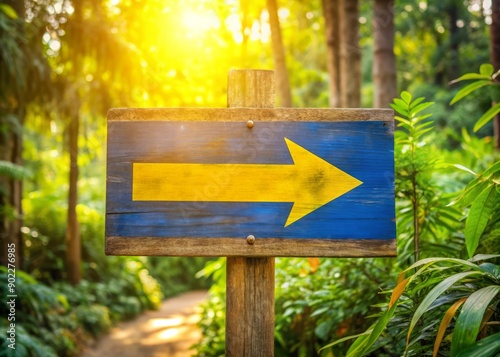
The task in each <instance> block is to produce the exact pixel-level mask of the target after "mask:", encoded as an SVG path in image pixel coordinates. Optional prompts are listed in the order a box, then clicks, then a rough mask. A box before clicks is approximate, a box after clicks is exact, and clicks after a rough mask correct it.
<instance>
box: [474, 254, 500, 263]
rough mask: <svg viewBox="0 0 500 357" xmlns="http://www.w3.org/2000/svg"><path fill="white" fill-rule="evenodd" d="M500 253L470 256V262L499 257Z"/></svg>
mask: <svg viewBox="0 0 500 357" xmlns="http://www.w3.org/2000/svg"><path fill="white" fill-rule="evenodd" d="M499 257H500V254H476V255H474V256H473V257H472V258H470V259H469V260H468V261H469V262H479V261H481V260H488V259H495V258H499Z"/></svg>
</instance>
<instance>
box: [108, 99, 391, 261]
mask: <svg viewBox="0 0 500 357" xmlns="http://www.w3.org/2000/svg"><path fill="white" fill-rule="evenodd" d="M306 111H307V110H303V111H302V112H301V110H300V109H288V110H287V109H267V110H261V112H259V113H258V115H256V112H255V110H254V111H252V110H251V109H198V110H195V109H191V110H189V109H173V110H168V109H163V110H157V111H148V110H146V109H142V110H141V109H135V110H134V109H117V110H115V112H110V114H109V115H108V161H107V162H108V167H107V200H106V201H107V206H106V239H107V252H108V253H109V254H127V253H128V252H129V251H128V250H127V249H129V248H127V243H132V245H134V246H135V247H136V248H134V249H136V250H137V247H141V246H142V247H143V249H142V250H141V252H142V253H143V254H145V255H155V254H159V255H163V254H165V255H233V254H231V252H230V251H228V249H230V248H227V249H226V248H224V246H225V245H226V244H228V245H229V246H233V245H238V244H239V245H238V247H239V246H243V247H242V248H240V249H236V252H235V254H234V255H256V256H257V255H258V256H262V255H265V254H263V252H264V251H265V249H266V245H267V244H268V245H269V247H268V248H270V251H269V254H268V255H270V256H274V255H276V256H280V255H281V256H287V255H290V256H300V255H302V254H304V256H311V255H312V254H311V253H315V254H313V255H316V256H343V255H342V253H341V252H339V251H338V250H339V249H340V248H339V247H344V246H345V245H346V244H347V246H349V247H350V248H349V247H348V248H345V249H346V252H345V255H346V256H360V255H361V254H364V253H359V252H358V251H356V252H355V251H354V250H356V249H358V250H360V249H361V251H362V250H363V248H362V247H361V246H362V245H363V244H365V245H367V246H369V247H374V246H375V247H377V249H378V250H377V249H372V248H369V249H371V250H372V251H373V253H372V254H366V255H374V256H379V255H384V256H391V255H394V254H395V236H396V227H395V220H394V217H395V208H394V154H393V152H394V141H393V140H394V139H393V130H394V128H393V122H392V111H390V110H382V111H380V112H376V113H375V114H374V113H373V112H370V111H367V110H359V113H358V114H359V117H356V112H355V110H354V112H352V111H351V112H349V113H348V114H345V116H346V117H348V118H353V117H354V118H355V119H350V120H349V121H342V111H340V110H338V111H336V110H334V109H328V110H327V109H325V110H317V111H318V115H317V117H318V120H317V121H314V120H313V119H307V120H301V118H302V119H304V118H310V117H311V115H310V114H311V113H314V110H309V112H306ZM207 112H210V113H208V114H207ZM344 112H345V111H344ZM266 113H267V116H266ZM294 113H295V117H293V118H292V115H293V114H294ZM207 116H208V117H214V119H213V121H208V120H206V118H207ZM313 117H314V116H313ZM250 118H253V119H255V118H257V120H254V126H253V127H252V128H249V127H248V126H247V125H246V123H247V119H250ZM266 119H268V120H266ZM284 119H286V120H284ZM301 155H302V156H301ZM298 161H301V162H302V161H303V163H298ZM294 165H296V166H300V167H301V169H300V170H301V171H300V172H302V173H300V174H298V173H297V172H298V171H295V169H292V167H293V166H294ZM318 165H319V166H321V167H323V165H326V166H328V167H333V169H332V170H334V171H332V174H331V175H330V176H328V174H327V173H325V172H326V171H325V170H326V169H325V170H323V169H317V166H318ZM300 175H302V176H300ZM299 176H300V177H299ZM346 182H347V184H349V185H350V186H348V187H347V188H346V189H344V190H341V191H339V192H338V193H336V192H337V191H336V190H337V188H338V187H341V186H342V185H347V184H346ZM330 191H331V192H330ZM329 195H332V196H331V197H334V198H333V199H330V198H331V197H330V196H329ZM304 197H305V198H304ZM316 199H318V200H319V201H318V202H319V203H316V201H315V200H316ZM297 212H298V213H297ZM294 215H295V216H294ZM248 235H253V236H255V237H256V243H255V244H254V245H253V246H251V245H249V244H247V243H246V237H247V236H248ZM266 240H267V241H268V242H267V243H266ZM153 242H154V243H153ZM162 242H164V243H165V247H163V248H158V247H156V248H154V247H153V244H154V245H157V244H161V243H162ZM183 242H184V243H183ZM217 242H218V243H217ZM308 242H309V243H310V244H309V247H312V246H316V248H315V249H313V250H311V249H312V248H308V249H305V248H304V247H307V246H308V245H307V244H308ZM197 243H199V245H200V246H199V248H197V247H196V245H197ZM342 243H343V244H344V245H342ZM179 244H180V245H182V244H185V245H186V251H187V252H186V253H185V254H183V253H182V249H181V248H178V247H173V245H179ZM280 244H281V247H279V248H278V245H280ZM328 244H331V246H330V248H328V246H327V245H328ZM150 245H151V246H150ZM169 245H170V247H169ZM287 245H290V246H291V247H293V248H291V251H290V252H289V253H287V252H286V246H287ZM147 246H149V248H147ZM335 247H337V248H335ZM353 247H354V248H353ZM360 247H361V248H360ZM197 249H199V250H200V251H201V253H203V254H199V252H197ZM225 249H226V250H225ZM242 249H243V250H242ZM352 249H354V250H352ZM136 250H135V251H134V252H132V251H131V252H130V254H140V253H141V252H136ZM336 250H337V251H336ZM340 250H342V249H340ZM302 251H303V253H301V252H302ZM264 253H265V252H264Z"/></svg>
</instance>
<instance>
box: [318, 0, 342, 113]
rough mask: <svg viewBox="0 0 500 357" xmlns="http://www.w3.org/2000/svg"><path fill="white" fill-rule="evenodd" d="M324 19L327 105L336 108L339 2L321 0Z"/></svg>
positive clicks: (337, 101)
mask: <svg viewBox="0 0 500 357" xmlns="http://www.w3.org/2000/svg"><path fill="white" fill-rule="evenodd" d="M322 5H323V15H324V18H325V35H326V49H327V50H326V54H327V66H328V78H329V81H328V82H329V83H328V85H329V104H330V107H332V108H338V107H340V106H341V103H340V76H341V72H340V21H339V20H340V19H339V10H340V8H339V5H340V1H339V0H323V1H322Z"/></svg>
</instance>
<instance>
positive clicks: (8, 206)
mask: <svg viewBox="0 0 500 357" xmlns="http://www.w3.org/2000/svg"><path fill="white" fill-rule="evenodd" d="M39 20H40V19H34V20H33V21H31V22H29V23H28V22H26V21H25V12H24V2H23V1H15V0H11V1H7V2H6V3H4V4H2V7H1V8H0V25H1V26H0V47H1V48H2V50H1V51H0V153H1V154H0V163H2V167H4V168H6V170H2V171H10V174H8V175H7V174H6V172H3V173H0V239H1V256H0V262H1V263H2V264H4V265H6V264H7V262H8V260H7V245H8V244H9V245H12V244H14V245H15V248H16V253H17V254H16V266H17V267H18V268H23V264H22V261H23V244H22V237H21V231H20V229H21V227H22V205H21V201H22V189H23V186H22V178H23V177H22V176H23V175H22V172H23V170H22V167H21V166H22V165H23V159H22V152H23V129H24V121H25V116H26V112H27V109H28V107H29V106H30V105H32V104H34V103H38V104H40V103H44V102H46V101H47V100H46V99H47V95H48V93H49V92H50V82H51V81H50V75H49V70H48V68H49V66H48V64H47V61H46V60H45V58H44V56H43V55H42V47H41V43H40V41H39V38H37V37H36V34H37V33H38V31H39V29H40V28H43V27H44V24H42V23H40V21H39Z"/></svg>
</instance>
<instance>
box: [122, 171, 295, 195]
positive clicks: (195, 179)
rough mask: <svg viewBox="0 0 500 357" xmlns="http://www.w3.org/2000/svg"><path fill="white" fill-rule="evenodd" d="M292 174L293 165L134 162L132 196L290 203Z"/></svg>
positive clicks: (293, 172)
mask: <svg viewBox="0 0 500 357" xmlns="http://www.w3.org/2000/svg"><path fill="white" fill-rule="evenodd" d="M294 176H297V168H296V167H295V166H294V165H263V164H169V163H134V164H133V180H132V182H133V184H132V199H133V200H134V201H212V202H216V201H221V202H293V201H294V200H295V198H296V194H294V193H292V192H291V190H290V184H291V183H292V181H293V178H294ZM296 185H297V182H296V183H295V186H296ZM295 192H297V191H295Z"/></svg>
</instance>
